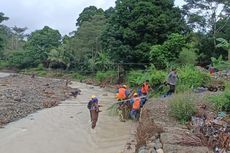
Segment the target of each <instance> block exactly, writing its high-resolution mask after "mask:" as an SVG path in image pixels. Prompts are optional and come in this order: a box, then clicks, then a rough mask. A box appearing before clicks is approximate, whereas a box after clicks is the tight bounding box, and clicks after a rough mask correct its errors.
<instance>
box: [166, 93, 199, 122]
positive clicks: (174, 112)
mask: <svg viewBox="0 0 230 153" xmlns="http://www.w3.org/2000/svg"><path fill="white" fill-rule="evenodd" d="M195 100H196V99H195V96H194V95H193V94H191V93H180V94H177V95H175V96H174V97H172V98H171V99H170V101H169V104H170V115H171V116H172V117H175V118H176V119H178V120H179V121H180V122H181V123H185V122H187V121H189V120H190V118H191V116H192V115H194V113H195V112H196V108H195V104H194V101H195Z"/></svg>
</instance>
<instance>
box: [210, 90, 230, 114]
mask: <svg viewBox="0 0 230 153" xmlns="http://www.w3.org/2000/svg"><path fill="white" fill-rule="evenodd" d="M209 100H210V101H211V102H212V103H213V104H214V106H215V107H216V108H217V109H218V110H219V111H226V112H230V90H229V89H227V90H226V91H225V92H223V93H220V95H215V96H210V97H209Z"/></svg>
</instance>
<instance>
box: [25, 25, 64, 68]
mask: <svg viewBox="0 0 230 153" xmlns="http://www.w3.org/2000/svg"><path fill="white" fill-rule="evenodd" d="M60 45H61V34H60V33H59V31H58V30H54V29H52V28H50V27H48V26H45V27H44V28H43V29H42V30H36V31H35V32H32V33H31V34H30V35H29V36H28V42H27V44H26V48H27V49H28V50H31V51H32V52H34V56H35V57H36V58H37V59H38V60H39V61H40V62H42V63H43V64H44V65H45V66H48V63H47V58H48V53H49V52H50V50H51V49H54V48H57V47H59V46H60Z"/></svg>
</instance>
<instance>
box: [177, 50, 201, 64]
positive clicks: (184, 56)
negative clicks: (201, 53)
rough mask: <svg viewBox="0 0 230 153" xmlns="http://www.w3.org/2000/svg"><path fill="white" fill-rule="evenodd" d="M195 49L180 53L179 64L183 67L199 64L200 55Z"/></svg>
mask: <svg viewBox="0 0 230 153" xmlns="http://www.w3.org/2000/svg"><path fill="white" fill-rule="evenodd" d="M195 51H196V50H195V49H188V48H183V49H182V51H181V52H180V55H179V58H178V63H180V64H182V65H186V64H189V65H195V64H196V63H197V61H196V60H197V58H198V55H197V54H196V52H195Z"/></svg>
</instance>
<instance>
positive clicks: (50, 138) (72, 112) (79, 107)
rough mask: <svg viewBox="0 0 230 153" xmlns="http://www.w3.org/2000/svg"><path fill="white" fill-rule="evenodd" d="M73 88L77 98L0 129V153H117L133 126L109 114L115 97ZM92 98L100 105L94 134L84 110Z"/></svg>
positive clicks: (96, 90)
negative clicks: (94, 96)
mask: <svg viewBox="0 0 230 153" xmlns="http://www.w3.org/2000/svg"><path fill="white" fill-rule="evenodd" d="M72 86H73V87H76V88H79V89H81V91H82V92H81V95H79V96H78V97H77V98H73V99H69V100H66V101H64V102H62V103H61V104H60V105H59V106H57V107H54V108H49V109H43V110H41V111H39V112H37V113H35V114H31V115H29V116H27V117H26V118H24V119H21V120H19V121H16V122H13V123H10V124H8V125H6V126H5V127H4V128H1V129H0V153H120V152H121V150H122V149H123V148H124V145H125V144H126V142H127V139H128V137H129V135H130V133H131V131H130V129H131V127H132V126H133V123H132V122H130V121H129V122H126V123H122V122H120V121H119V120H118V117H117V116H115V117H114V116H110V115H109V114H108V110H107V108H108V107H109V106H111V104H112V103H113V102H114V94H113V93H110V92H106V91H105V90H103V89H101V88H99V87H93V86H90V85H85V84H81V83H77V82H74V83H73V84H72ZM105 94H106V95H105ZM91 95H97V97H98V98H99V101H100V104H102V105H103V107H102V108H101V110H102V112H101V113H100V115H99V121H98V124H97V127H96V128H95V129H94V130H92V129H91V128H90V116H89V111H88V109H87V107H86V105H87V102H88V100H89V98H90V96H91Z"/></svg>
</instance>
